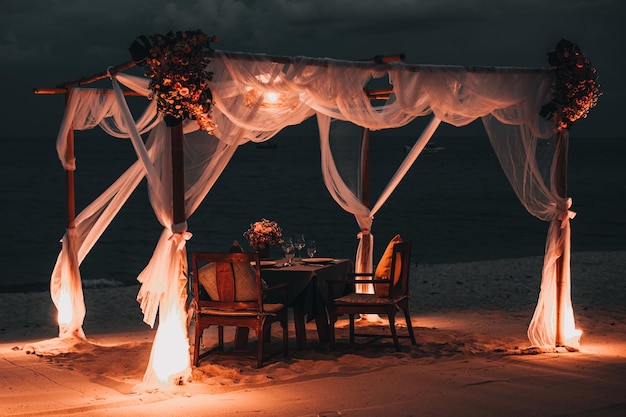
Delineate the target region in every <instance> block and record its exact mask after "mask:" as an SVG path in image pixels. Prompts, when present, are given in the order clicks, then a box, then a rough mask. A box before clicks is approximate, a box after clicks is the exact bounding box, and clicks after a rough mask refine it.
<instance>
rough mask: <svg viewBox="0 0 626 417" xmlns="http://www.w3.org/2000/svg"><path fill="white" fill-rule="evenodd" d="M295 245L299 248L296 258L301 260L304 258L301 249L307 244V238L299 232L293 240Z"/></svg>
mask: <svg viewBox="0 0 626 417" xmlns="http://www.w3.org/2000/svg"><path fill="white" fill-rule="evenodd" d="M293 246H294V247H295V248H296V249H297V250H298V256H297V258H296V259H298V260H301V259H302V254H301V251H302V249H303V248H304V247H305V246H306V240H305V239H304V235H303V234H299V235H297V236H296V238H295V239H294V240H293Z"/></svg>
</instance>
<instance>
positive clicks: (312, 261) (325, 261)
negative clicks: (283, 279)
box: [302, 258, 334, 264]
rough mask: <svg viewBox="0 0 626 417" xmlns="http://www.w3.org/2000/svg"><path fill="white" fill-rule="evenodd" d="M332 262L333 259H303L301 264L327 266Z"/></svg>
mask: <svg viewBox="0 0 626 417" xmlns="http://www.w3.org/2000/svg"><path fill="white" fill-rule="evenodd" d="M332 261H334V259H333V258H309V259H303V260H302V262H304V263H307V264H328V263H331V262H332Z"/></svg>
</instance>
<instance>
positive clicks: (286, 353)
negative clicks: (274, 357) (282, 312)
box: [280, 317, 289, 357]
mask: <svg viewBox="0 0 626 417" xmlns="http://www.w3.org/2000/svg"><path fill="white" fill-rule="evenodd" d="M280 326H281V327H282V328H283V356H284V357H287V356H289V328H288V327H287V317H285V318H284V319H283V320H281V321H280Z"/></svg>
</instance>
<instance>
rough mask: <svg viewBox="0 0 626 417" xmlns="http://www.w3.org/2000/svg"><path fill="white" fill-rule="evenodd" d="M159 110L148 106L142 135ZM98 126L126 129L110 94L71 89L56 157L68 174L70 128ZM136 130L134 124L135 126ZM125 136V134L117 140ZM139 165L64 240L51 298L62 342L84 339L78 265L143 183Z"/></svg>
mask: <svg viewBox="0 0 626 417" xmlns="http://www.w3.org/2000/svg"><path fill="white" fill-rule="evenodd" d="M155 109H156V108H155V107H152V106H150V107H149V108H148V109H147V110H146V112H145V113H144V115H143V116H142V117H141V118H140V119H139V120H138V121H137V123H136V126H137V128H138V129H140V130H142V131H143V130H148V129H149V128H150V126H151V125H153V124H154V120H155V116H156V112H155ZM97 125H100V126H106V127H107V129H108V130H109V131H115V132H121V131H123V130H124V129H126V128H127V126H126V125H125V123H124V121H123V118H122V115H121V112H120V109H119V108H118V107H117V105H116V100H115V96H114V94H113V93H112V92H111V91H108V90H107V91H104V90H93V89H91V90H90V89H79V88H76V89H73V90H72V91H71V93H70V95H69V97H68V101H67V105H66V111H65V115H64V119H63V121H62V124H61V129H60V131H59V135H58V137H57V152H58V155H59V159H60V160H61V162H62V164H63V167H64V168H65V169H66V170H75V169H76V161H75V159H74V158H73V157H72V156H68V155H67V140H68V133H69V131H70V129H75V130H85V129H91V128H93V127H95V126H97ZM133 126H135V123H133ZM117 136H118V137H122V135H121V134H118V135H117ZM143 175H144V173H143V169H142V167H141V165H139V164H134V165H133V166H131V167H130V168H129V169H128V170H127V171H126V172H125V173H124V174H123V175H122V176H120V178H119V179H118V180H116V181H115V182H114V183H113V184H112V185H111V186H110V187H109V188H108V189H107V190H106V191H105V192H104V193H103V194H102V195H100V196H99V197H98V198H97V199H96V200H95V201H93V202H92V203H91V204H89V205H88V206H87V207H86V208H85V209H84V210H83V211H82V212H81V213H79V214H78V215H77V216H76V219H75V220H74V224H73V227H69V228H68V229H67V231H66V233H65V235H64V236H63V238H62V248H61V253H60V254H59V257H58V259H57V262H56V264H55V267H54V269H53V272H52V276H51V279H50V295H51V298H52V301H53V302H54V305H55V307H56V308H57V311H58V314H59V337H61V338H67V337H80V338H83V339H84V338H85V334H84V332H83V329H82V325H83V320H84V317H85V313H86V308H85V304H84V300H83V293H82V285H81V278H80V270H79V265H80V264H81V262H82V261H83V260H84V258H85V256H86V255H87V254H88V253H89V251H90V250H91V248H92V247H93V245H94V244H95V243H96V241H97V240H98V239H99V237H100V236H101V235H102V233H103V232H104V230H106V228H107V227H108V225H109V224H110V222H111V221H112V219H113V218H114V217H115V215H116V214H117V213H118V212H119V210H120V208H121V207H122V206H123V205H124V203H125V202H126V200H127V199H128V197H129V196H130V194H131V193H132V191H133V190H134V189H135V188H136V187H137V185H138V184H139V182H140V181H141V179H142V178H143Z"/></svg>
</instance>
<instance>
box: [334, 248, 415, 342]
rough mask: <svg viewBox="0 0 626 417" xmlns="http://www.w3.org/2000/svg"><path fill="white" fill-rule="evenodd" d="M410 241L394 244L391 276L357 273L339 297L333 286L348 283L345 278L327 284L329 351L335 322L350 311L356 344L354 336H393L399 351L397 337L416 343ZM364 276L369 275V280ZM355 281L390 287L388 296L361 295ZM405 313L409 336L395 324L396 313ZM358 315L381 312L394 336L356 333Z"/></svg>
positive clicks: (352, 339) (351, 340)
mask: <svg viewBox="0 0 626 417" xmlns="http://www.w3.org/2000/svg"><path fill="white" fill-rule="evenodd" d="M411 246H412V245H411V242H402V243H396V244H395V245H394V246H393V258H392V263H391V275H390V276H391V277H392V278H391V279H384V280H383V279H374V274H373V273H354V274H352V275H354V278H353V279H349V280H348V283H349V285H350V286H351V292H350V293H348V294H347V295H343V296H340V297H337V298H336V296H335V295H334V294H333V285H334V284H341V285H345V284H346V281H333V282H329V284H328V294H329V307H328V310H329V311H328V313H329V321H330V338H329V345H330V350H334V348H335V323H336V322H337V318H338V317H339V316H341V315H344V314H348V315H349V316H350V344H354V339H355V336H359V337H369V338H375V339H379V338H384V337H387V338H393V343H394V346H395V348H396V350H397V351H400V343H399V342H398V338H409V339H411V343H412V344H413V345H416V344H417V342H416V341H415V334H414V333H413V325H412V324H411V314H410V312H409V298H410V296H411V292H410V290H409V272H410V269H411ZM397 268H400V277H399V280H398V282H397V284H395V285H394V279H393V277H394V276H396V275H395V273H396V270H397ZM362 277H369V278H367V279H365V278H362ZM356 284H374V285H379V286H380V285H384V286H388V288H389V292H388V294H389V295H388V296H385V297H383V296H381V295H377V294H360V293H357V292H356V290H355V286H356ZM400 310H402V311H403V312H404V318H405V320H406V325H407V329H408V333H409V334H408V336H405V335H398V333H397V331H396V326H395V316H396V313H397V312H398V311H400ZM356 314H380V315H386V316H387V317H388V318H389V327H390V329H391V335H389V336H384V335H383V336H381V335H372V334H365V333H360V334H359V333H355V331H354V316H355V315H356Z"/></svg>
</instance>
